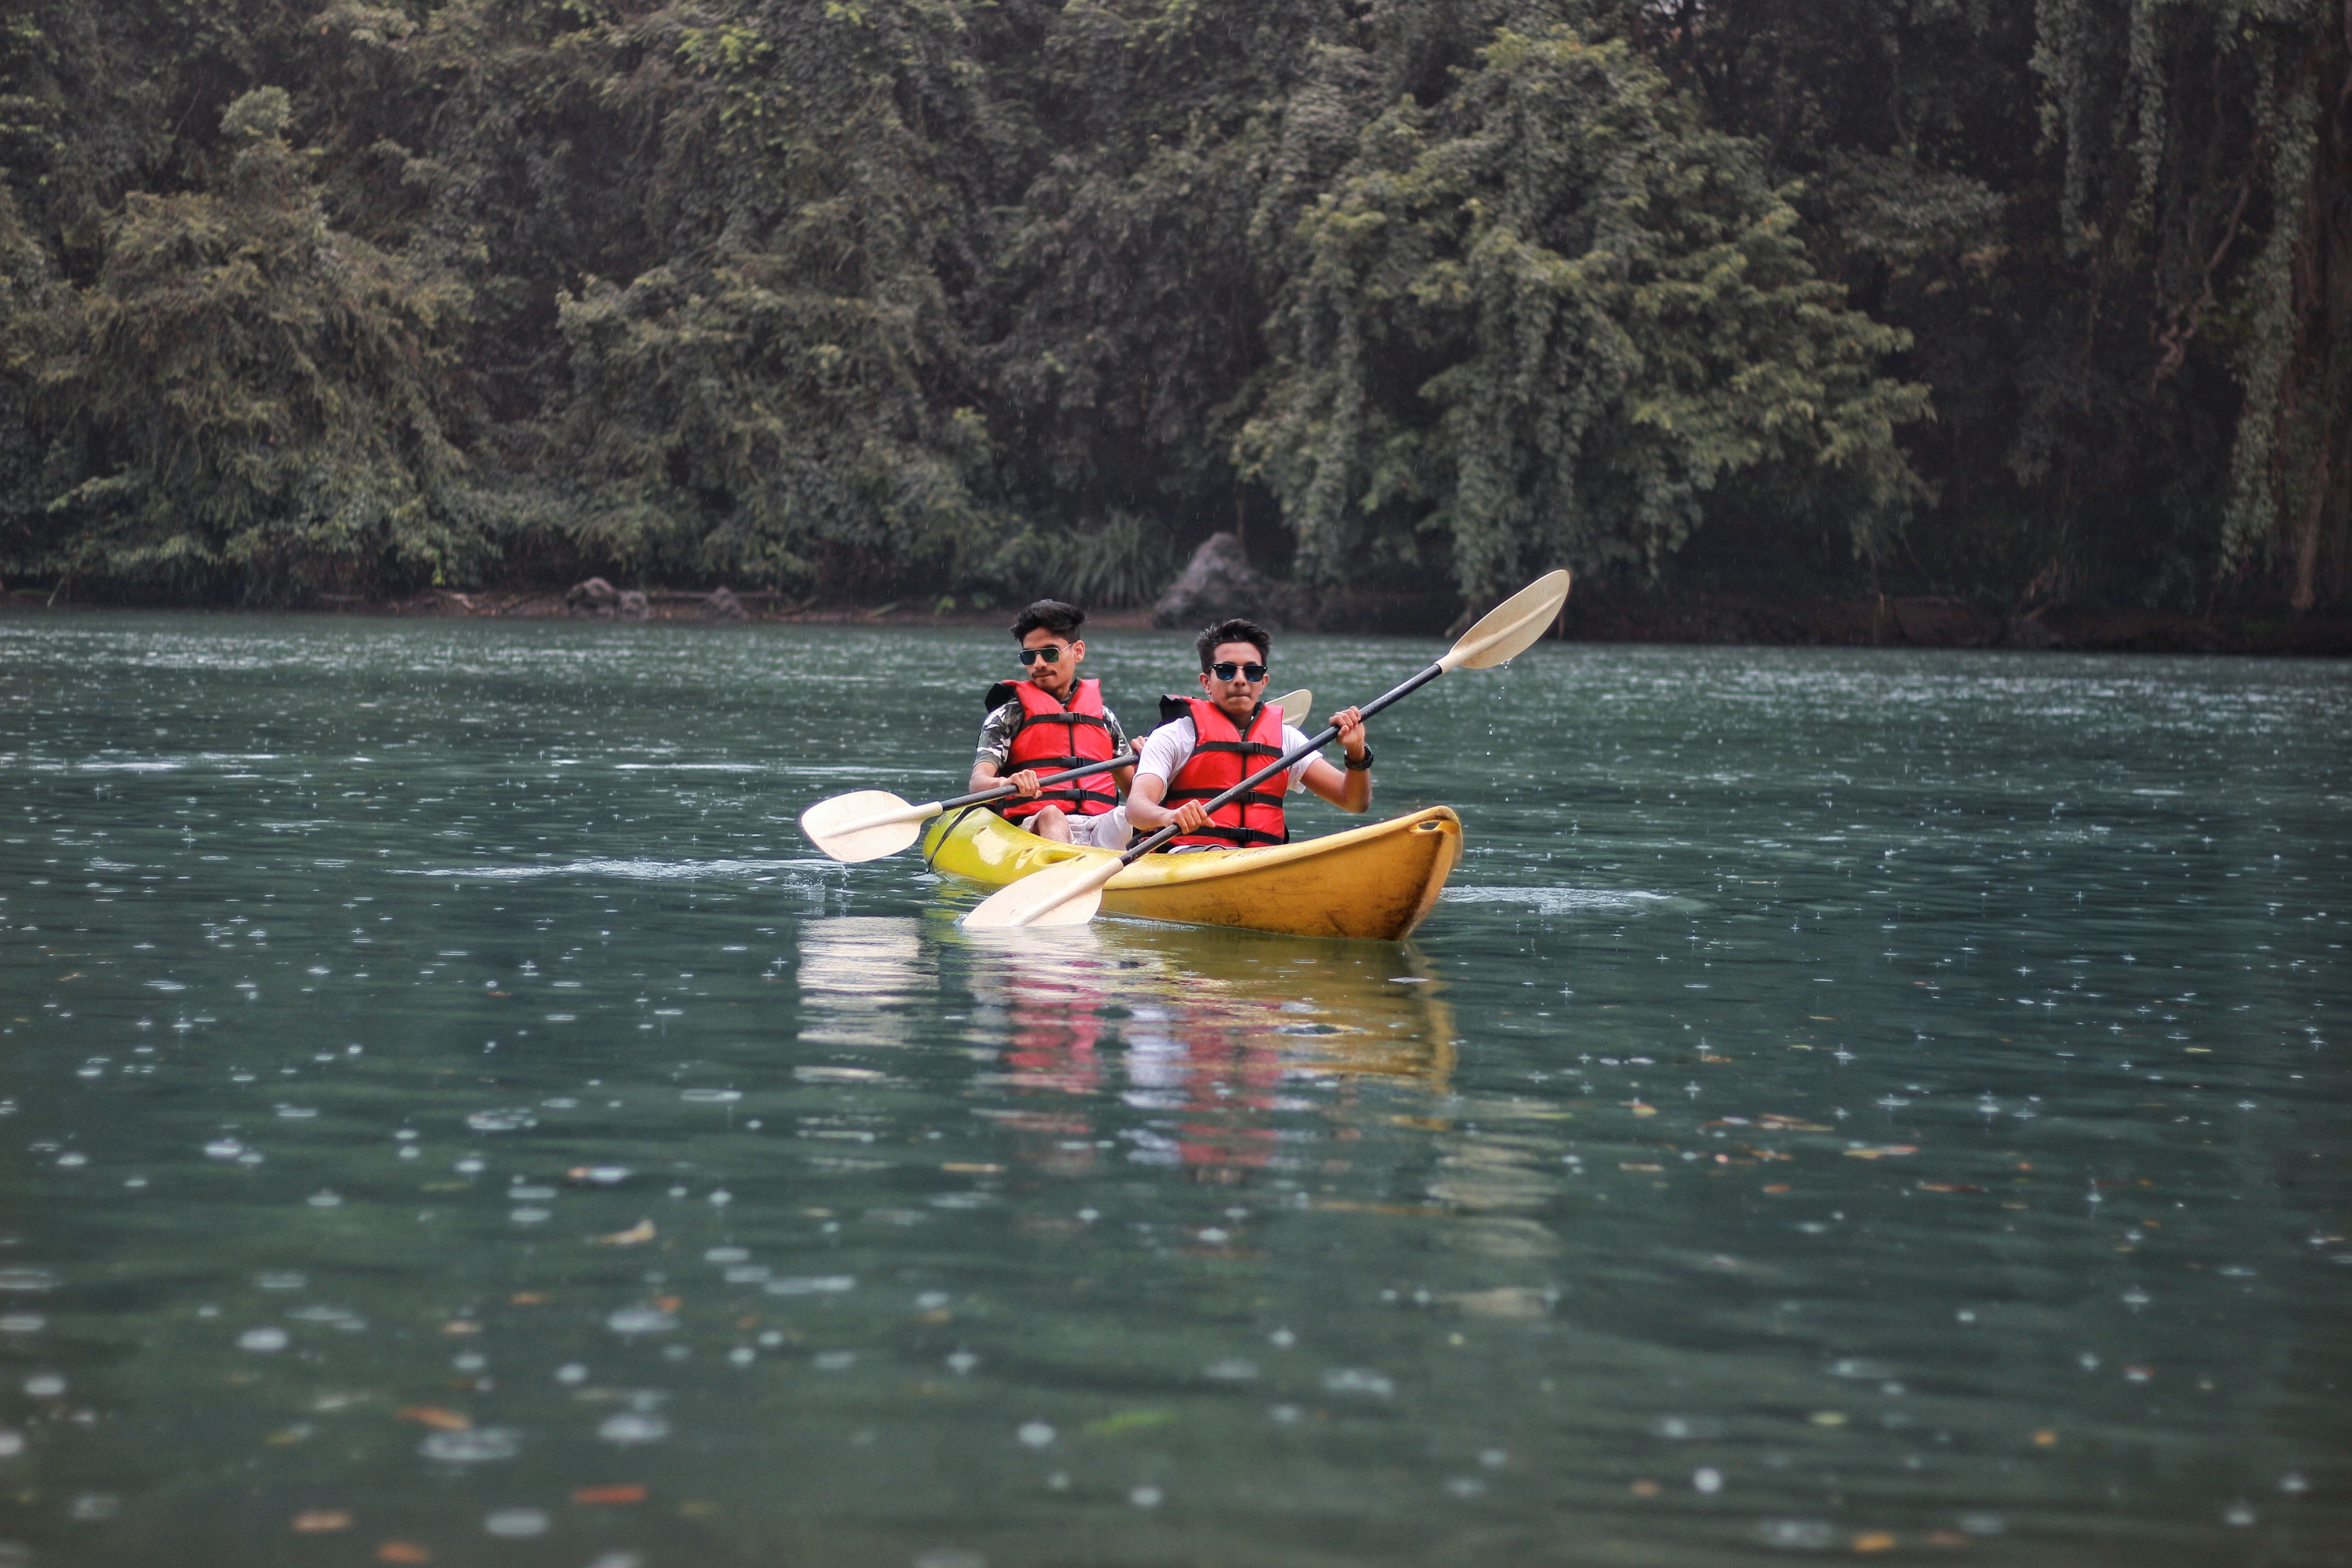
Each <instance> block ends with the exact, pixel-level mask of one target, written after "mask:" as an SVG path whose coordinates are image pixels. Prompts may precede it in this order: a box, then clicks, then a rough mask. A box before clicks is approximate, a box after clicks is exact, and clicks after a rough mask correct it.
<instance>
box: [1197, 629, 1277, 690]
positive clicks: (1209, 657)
mask: <svg viewBox="0 0 2352 1568" xmlns="http://www.w3.org/2000/svg"><path fill="white" fill-rule="evenodd" d="M1229 642H1245V643H1247V644H1249V645H1250V646H1251V647H1254V648H1255V649H1257V661H1258V662H1259V663H1260V664H1270V663H1272V662H1273V661H1274V639H1273V638H1272V637H1268V636H1266V635H1265V627H1264V626H1259V625H1258V624H1257V623H1256V622H1255V621H1245V620H1243V619H1242V618H1241V617H1240V616H1234V618H1233V619H1232V620H1230V621H1219V622H1218V623H1217V624H1216V625H1215V626H1211V627H1210V628H1209V629H1208V630H1207V631H1205V632H1202V634H1201V635H1200V636H1199V637H1194V638H1193V639H1192V647H1194V649H1196V650H1197V651H1198V652H1199V653H1200V655H1201V673H1202V674H1203V675H1206V674H1208V673H1209V666H1211V665H1213V664H1214V663H1216V662H1217V645H1218V644H1220V643H1229Z"/></svg>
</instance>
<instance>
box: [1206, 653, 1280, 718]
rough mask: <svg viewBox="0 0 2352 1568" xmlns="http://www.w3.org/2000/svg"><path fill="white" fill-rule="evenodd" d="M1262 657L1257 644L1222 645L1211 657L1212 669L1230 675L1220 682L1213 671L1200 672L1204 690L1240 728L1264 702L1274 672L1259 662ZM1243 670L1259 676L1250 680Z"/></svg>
mask: <svg viewBox="0 0 2352 1568" xmlns="http://www.w3.org/2000/svg"><path fill="white" fill-rule="evenodd" d="M1262 657H1263V656H1262V655H1261V654H1259V652H1258V651H1257V644H1255V643H1247V642H1221V643H1219V644H1218V645H1217V646H1216V648H1215V651H1213V652H1212V653H1211V654H1210V655H1209V662H1210V664H1211V665H1212V666H1219V665H1222V666H1223V667H1224V668H1226V669H1228V670H1230V671H1231V674H1230V675H1229V676H1227V677H1224V678H1220V676H1219V675H1218V672H1217V670H1216V669H1215V668H1209V669H1204V670H1202V672H1201V689H1202V690H1203V691H1205V692H1207V693H1208V694H1209V700H1210V701H1212V702H1213V703H1215V704H1216V705H1217V706H1218V707H1219V708H1222V709H1223V710H1224V712H1225V716H1226V717H1227V718H1229V719H1231V720H1232V721H1234V723H1235V724H1237V725H1238V724H1241V723H1244V722H1245V721H1247V720H1248V719H1249V716H1250V712H1251V710H1254V709H1255V708H1256V707H1257V705H1258V704H1259V703H1260V702H1262V701H1264V700H1265V683H1266V681H1267V679H1269V678H1270V676H1271V674H1272V672H1271V671H1269V670H1268V669H1267V668H1265V666H1264V665H1262V664H1260V663H1259V662H1258V660H1259V659H1260V658H1262ZM1244 666H1247V667H1249V668H1254V669H1255V670H1256V671H1257V672H1258V677H1257V679H1255V680H1252V679H1249V677H1248V674H1247V671H1246V670H1245V669H1244V668H1243V667H1244Z"/></svg>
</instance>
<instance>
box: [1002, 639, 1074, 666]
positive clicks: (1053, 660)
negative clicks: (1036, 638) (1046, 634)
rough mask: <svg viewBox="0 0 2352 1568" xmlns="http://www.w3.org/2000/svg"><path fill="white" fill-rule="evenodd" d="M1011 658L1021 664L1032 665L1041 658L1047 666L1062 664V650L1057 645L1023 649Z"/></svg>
mask: <svg viewBox="0 0 2352 1568" xmlns="http://www.w3.org/2000/svg"><path fill="white" fill-rule="evenodd" d="M1013 658H1017V659H1019V660H1020V661H1021V662H1022V663H1023V664H1034V663H1036V662H1037V661H1038V660H1039V659H1041V658H1042V659H1044V660H1045V662H1046V663H1047V664H1059V663H1061V662H1062V649H1061V647H1060V645H1059V644H1056V645H1055V646H1053V647H1024V648H1023V649H1022V650H1021V651H1020V652H1018V653H1016V654H1014V655H1013Z"/></svg>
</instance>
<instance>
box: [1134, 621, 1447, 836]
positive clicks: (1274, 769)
mask: <svg viewBox="0 0 2352 1568" xmlns="http://www.w3.org/2000/svg"><path fill="white" fill-rule="evenodd" d="M1444 673H1445V666H1444V664H1443V663H1438V664H1433V665H1431V666H1430V667H1429V668H1427V669H1424V670H1423V671H1422V672H1421V673H1420V674H1419V675H1416V676H1414V677H1413V678H1412V679H1411V680H1408V681H1406V682H1405V683H1404V684H1403V685H1402V686H1400V687H1398V688H1397V689H1395V690H1393V691H1390V692H1386V693H1383V694H1382V695H1381V696H1379V697H1375V698H1373V699H1372V700H1370V702H1367V703H1365V704H1364V705H1363V706H1362V707H1361V708H1359V709H1358V710H1357V711H1358V712H1359V713H1360V714H1362V715H1363V716H1364V717H1365V718H1367V719H1369V718H1370V717H1371V716H1372V715H1373V714H1375V713H1377V712H1379V711H1380V710H1381V709H1383V708H1386V707H1387V706H1388V705H1389V704H1390V703H1391V702H1395V701H1398V700H1402V699H1403V698H1407V697H1410V696H1412V694H1413V693H1414V692H1416V691H1418V690H1420V689H1422V688H1423V687H1424V686H1426V685H1428V684H1429V683H1430V682H1431V681H1433V680H1435V679H1437V678H1438V677H1439V676H1441V675H1444ZM1338 739H1339V725H1337V724H1326V725H1324V726H1323V728H1322V729H1321V730H1320V731H1318V732H1317V733H1315V734H1314V735H1312V736H1310V737H1308V739H1307V744H1305V745H1303V746H1301V747H1299V748H1298V749H1297V751H1295V752H1284V753H1283V754H1282V755H1281V756H1279V757H1277V758H1276V759H1275V760H1274V761H1273V762H1270V763H1266V764H1265V766H1264V767H1262V768H1260V769H1258V771H1257V772H1255V773H1252V774H1250V776H1249V777H1247V778H1245V779H1244V780H1242V782H1241V783H1239V784H1235V785H1234V787H1233V788H1231V789H1229V790H1227V791H1225V792H1224V793H1223V795H1215V796H1213V797H1212V798H1210V799H1209V800H1206V801H1203V802H1202V805H1201V809H1202V810H1203V811H1214V810H1216V809H1217V808H1218V807H1219V806H1221V805H1232V804H1233V803H1234V801H1236V800H1238V799H1240V798H1241V797H1242V796H1243V795H1246V794H1247V793H1249V792H1250V791H1251V790H1254V789H1255V788H1257V786H1258V785H1260V784H1264V783H1265V781H1266V780H1268V779H1270V778H1272V777H1273V776H1274V775H1275V774H1276V773H1282V772H1284V771H1285V770H1286V769H1288V768H1290V767H1292V766H1294V765H1296V764H1297V762H1298V760H1299V759H1300V758H1302V757H1311V756H1313V755H1314V754H1315V753H1316V752H1319V751H1321V750H1322V749H1323V748H1324V747H1326V746H1328V745H1329V744H1330V743H1331V742H1334V741H1336V740H1338ZM1182 831H1183V829H1182V828H1181V827H1179V826H1177V825H1176V824H1175V823H1172V822H1171V823H1170V824H1169V825H1168V826H1165V827H1163V828H1161V829H1160V831H1159V832H1157V833H1154V834H1153V835H1152V836H1151V837H1149V838H1146V839H1144V840H1143V841H1142V842H1141V843H1139V844H1138V845H1137V846H1136V847H1134V848H1132V849H1129V851H1128V852H1127V853H1126V854H1124V855H1121V856H1120V857H1119V858H1118V863H1119V864H1120V865H1122V866H1132V865H1134V864H1135V863H1136V862H1137V861H1138V860H1140V859H1142V858H1144V857H1145V856H1146V855H1149V854H1150V853H1151V852H1152V851H1153V850H1154V849H1157V848H1159V847H1160V846H1161V845H1162V844H1165V843H1167V842H1168V841H1169V840H1170V839H1171V838H1173V837H1176V835H1177V834H1179V833H1181V832H1182Z"/></svg>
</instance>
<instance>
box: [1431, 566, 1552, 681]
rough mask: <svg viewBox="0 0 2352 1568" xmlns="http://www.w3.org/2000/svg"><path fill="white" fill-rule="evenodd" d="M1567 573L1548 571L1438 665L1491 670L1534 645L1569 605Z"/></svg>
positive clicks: (1501, 606) (1484, 621) (1475, 628)
mask: <svg viewBox="0 0 2352 1568" xmlns="http://www.w3.org/2000/svg"><path fill="white" fill-rule="evenodd" d="M1568 583H1569V577H1568V574H1567V573H1565V572H1547V573H1545V574H1543V575H1542V576H1540V577H1538V578H1537V579H1536V580H1535V581H1534V582H1532V583H1530V584H1528V585H1527V586H1526V587H1524V588H1522V589H1520V590H1519V591H1518V592H1517V593H1516V594H1514V595H1511V596H1510V597H1509V598H1507V599H1506V600H1504V601H1503V602H1502V603H1501V604H1499V605H1496V606H1495V607H1494V608H1493V609H1491V610H1489V611H1487V612H1486V615H1485V616H1483V617H1482V618H1481V619H1480V620H1479V622H1478V624H1477V625H1476V626H1472V627H1471V628H1470V629H1469V630H1468V631H1466V632H1464V633H1463V634H1462V636H1461V637H1460V638H1458V639H1457V640H1456V641H1455V642H1454V646H1453V647H1450V648H1448V649H1446V650H1445V657H1444V658H1441V659H1439V660H1438V661H1437V662H1438V663H1440V664H1442V665H1444V667H1445V668H1448V669H1492V668H1495V666H1496V665H1498V664H1501V663H1503V662H1505V661H1506V660H1508V659H1513V658H1517V657H1518V656H1519V655H1521V654H1523V653H1525V652H1527V650H1528V648H1530V647H1534V646H1535V641H1536V639H1537V638H1538V637H1541V636H1543V635H1544V633H1545V632H1546V631H1547V630H1548V629H1549V627H1550V626H1551V624H1552V622H1553V621H1555V620H1557V619H1558V618H1559V607H1560V606H1561V605H1565V604H1566V603H1568Z"/></svg>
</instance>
